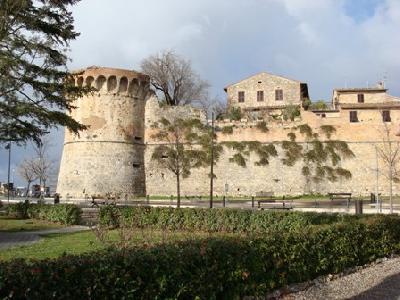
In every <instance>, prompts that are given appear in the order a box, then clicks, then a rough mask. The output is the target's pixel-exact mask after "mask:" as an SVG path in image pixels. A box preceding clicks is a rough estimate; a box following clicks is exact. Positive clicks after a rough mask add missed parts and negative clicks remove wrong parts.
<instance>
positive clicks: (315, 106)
mask: <svg viewBox="0 0 400 300" xmlns="http://www.w3.org/2000/svg"><path fill="white" fill-rule="evenodd" d="M327 108H328V104H327V103H326V102H325V101H324V100H318V101H316V102H311V105H310V109H312V110H323V109H327Z"/></svg>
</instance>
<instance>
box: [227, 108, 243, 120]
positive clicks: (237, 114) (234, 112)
mask: <svg viewBox="0 0 400 300" xmlns="http://www.w3.org/2000/svg"><path fill="white" fill-rule="evenodd" d="M242 117H243V114H242V110H241V109H240V107H232V108H231V109H230V110H229V112H228V118H229V119H231V120H232V121H240V120H241V119H242Z"/></svg>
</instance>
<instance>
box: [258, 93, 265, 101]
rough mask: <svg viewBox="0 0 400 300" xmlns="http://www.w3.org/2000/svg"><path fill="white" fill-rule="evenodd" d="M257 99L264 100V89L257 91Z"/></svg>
mask: <svg viewBox="0 0 400 300" xmlns="http://www.w3.org/2000/svg"><path fill="white" fill-rule="evenodd" d="M257 101H258V102H261V101H264V91H257Z"/></svg>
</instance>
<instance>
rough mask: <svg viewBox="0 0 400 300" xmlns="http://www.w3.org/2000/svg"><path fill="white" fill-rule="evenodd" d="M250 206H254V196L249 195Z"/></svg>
mask: <svg viewBox="0 0 400 300" xmlns="http://www.w3.org/2000/svg"><path fill="white" fill-rule="evenodd" d="M251 208H254V196H252V197H251Z"/></svg>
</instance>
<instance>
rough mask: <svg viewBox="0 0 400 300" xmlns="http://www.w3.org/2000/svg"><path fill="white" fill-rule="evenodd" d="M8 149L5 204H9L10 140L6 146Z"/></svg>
mask: <svg viewBox="0 0 400 300" xmlns="http://www.w3.org/2000/svg"><path fill="white" fill-rule="evenodd" d="M6 149H8V172H7V204H8V205H9V204H10V166H11V142H8V145H7V146H6Z"/></svg>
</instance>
